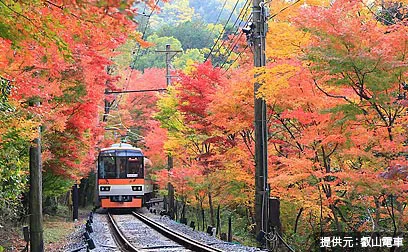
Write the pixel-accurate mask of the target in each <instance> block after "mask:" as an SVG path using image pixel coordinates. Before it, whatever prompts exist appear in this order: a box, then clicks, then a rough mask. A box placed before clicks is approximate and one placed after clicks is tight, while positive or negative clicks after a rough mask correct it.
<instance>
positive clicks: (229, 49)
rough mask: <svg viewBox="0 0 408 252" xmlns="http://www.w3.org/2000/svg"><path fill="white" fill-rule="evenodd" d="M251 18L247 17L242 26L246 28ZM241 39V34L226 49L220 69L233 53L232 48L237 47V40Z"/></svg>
mask: <svg viewBox="0 0 408 252" xmlns="http://www.w3.org/2000/svg"><path fill="white" fill-rule="evenodd" d="M251 18H252V14H251V15H249V17H248V19H247V21H246V22H245V24H244V26H246V25H247V24H248V23H249V21H250V20H251ZM234 35H236V34H234ZM241 37H242V33H241V34H240V35H239V36H236V37H235V39H234V40H233V42H232V43H231V47H228V49H227V51H228V55H227V56H226V58H225V60H224V62H223V63H222V64H221V66H220V68H223V67H224V65H225V64H226V63H227V61H228V59H229V57H230V56H231V54H232V52H233V51H234V48H235V47H236V46H237V44H238V42H239V40H240V39H241Z"/></svg>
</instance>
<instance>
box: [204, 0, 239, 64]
mask: <svg viewBox="0 0 408 252" xmlns="http://www.w3.org/2000/svg"><path fill="white" fill-rule="evenodd" d="M239 1H240V0H237V2H236V3H235V5H234V8H233V10H232V11H231V14H230V15H229V17H228V20H227V22H226V23H225V25H224V27H223V28H222V31H221V33H220V35H219V36H218V38H217V40H216V41H215V43H214V45H213V46H212V47H211V50H210V53H209V54H208V55H207V57H206V58H205V60H204V61H207V60H208V58H209V57H210V56H211V53H212V52H213V51H214V48H215V46H216V45H217V43H218V41H220V39H221V37H222V35H223V34H224V31H225V29H226V28H227V25H228V23H229V21H230V20H231V17H232V15H233V14H234V11H235V9H236V8H237V5H238V3H239Z"/></svg>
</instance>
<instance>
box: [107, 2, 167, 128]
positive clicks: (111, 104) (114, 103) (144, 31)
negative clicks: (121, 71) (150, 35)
mask: <svg viewBox="0 0 408 252" xmlns="http://www.w3.org/2000/svg"><path fill="white" fill-rule="evenodd" d="M159 2H160V0H156V2H155V5H154V6H153V8H152V9H151V12H150V14H149V15H147V20H146V24H145V26H144V29H143V31H142V36H141V39H145V35H146V31H147V29H148V27H149V23H150V17H151V16H152V15H153V13H154V11H155V10H156V7H157V5H158V4H159ZM146 6H147V4H146V5H145V7H144V9H143V14H144V12H145V10H146ZM144 16H146V15H144ZM138 45H139V47H138V49H137V53H136V58H137V56H138V55H139V52H140V48H141V45H140V43H138V42H136V44H135V46H134V47H133V50H132V53H133V54H135V50H136V47H137V46H138ZM134 60H135V58H132V62H134ZM131 64H132V63H131ZM133 70H134V68H133V67H131V68H130V71H129V73H128V75H127V77H126V79H125V80H126V81H127V82H126V84H125V85H124V89H125V90H126V89H127V88H128V87H129V84H130V79H131V78H132V73H133ZM118 96H119V97H117V98H116V99H115V100H114V101H113V102H112V103H110V104H109V105H108V106H109V109H108V110H110V109H112V108H117V107H118V106H119V103H120V102H121V99H122V96H123V95H122V94H119V95H118ZM119 120H120V123H121V124H122V126H123V127H125V128H126V126H125V125H123V123H122V117H121V115H120V114H119ZM127 131H129V130H127Z"/></svg>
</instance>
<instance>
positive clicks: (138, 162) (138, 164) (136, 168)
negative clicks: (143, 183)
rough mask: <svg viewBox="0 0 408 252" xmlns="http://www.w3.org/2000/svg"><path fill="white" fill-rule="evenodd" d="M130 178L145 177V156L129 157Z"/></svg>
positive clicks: (128, 175)
mask: <svg viewBox="0 0 408 252" xmlns="http://www.w3.org/2000/svg"><path fill="white" fill-rule="evenodd" d="M127 161H128V174H127V177H128V178H142V177H143V157H128V160H127Z"/></svg>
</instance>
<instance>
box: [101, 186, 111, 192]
mask: <svg viewBox="0 0 408 252" xmlns="http://www.w3.org/2000/svg"><path fill="white" fill-rule="evenodd" d="M100 189H101V191H105V192H108V191H110V186H101V187H100Z"/></svg>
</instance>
